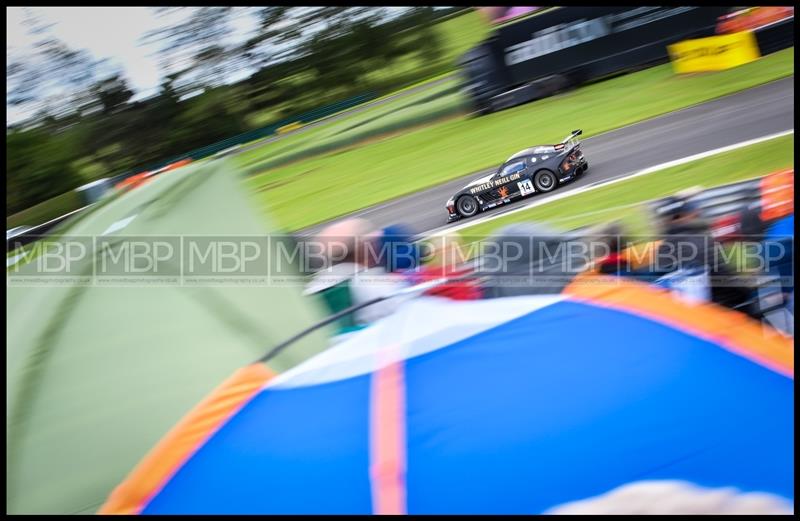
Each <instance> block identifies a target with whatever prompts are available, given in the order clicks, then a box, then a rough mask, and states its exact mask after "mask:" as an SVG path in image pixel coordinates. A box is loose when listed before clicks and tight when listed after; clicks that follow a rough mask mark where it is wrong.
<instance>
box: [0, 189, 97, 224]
mask: <svg viewBox="0 0 800 521" xmlns="http://www.w3.org/2000/svg"><path fill="white" fill-rule="evenodd" d="M83 205H84V203H83V200H82V199H81V196H80V195H79V194H78V192H76V191H74V190H70V191H69V192H65V193H63V194H61V195H57V196H56V197H53V198H51V199H48V200H46V201H42V202H41V203H39V204H37V205H36V206H31V207H30V208H27V209H25V210H23V211H21V212H18V213H15V214H14V215H10V216H8V217H6V229H7V230H10V229H11V228H14V227H15V226H23V225H26V226H36V225H39V224H43V223H46V222H47V221H50V220H52V219H55V218H56V217H60V216H62V215H64V214H66V213H69V212H71V211H72V210H77V209H78V208H80V207H81V206H83Z"/></svg>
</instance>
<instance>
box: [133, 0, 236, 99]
mask: <svg viewBox="0 0 800 521" xmlns="http://www.w3.org/2000/svg"><path fill="white" fill-rule="evenodd" d="M154 9H155V10H156V12H157V13H159V14H160V15H162V16H168V15H176V14H187V16H186V18H185V19H184V20H183V21H180V22H178V23H174V24H169V25H167V26H165V27H162V28H160V29H156V30H154V31H150V32H148V33H147V34H146V35H145V36H144V38H143V40H144V41H145V42H146V43H152V42H160V43H161V48H160V50H159V54H160V55H161V65H162V68H163V69H164V70H165V71H166V72H167V73H168V74H170V73H171V74H174V75H176V76H175V78H176V80H178V79H179V78H180V79H182V80H183V81H182V83H183V84H184V85H190V86H193V87H212V86H216V85H220V84H222V83H224V81H225V78H226V76H227V74H228V72H230V71H232V70H235V69H236V68H237V67H238V66H239V65H240V64H241V61H242V57H241V56H239V53H238V52H235V51H236V50H238V49H237V48H236V47H234V46H231V45H229V44H228V43H227V42H226V40H227V38H228V36H229V35H230V33H231V30H232V29H231V20H232V17H233V15H234V8H233V7H193V8H188V7H156V8H154Z"/></svg>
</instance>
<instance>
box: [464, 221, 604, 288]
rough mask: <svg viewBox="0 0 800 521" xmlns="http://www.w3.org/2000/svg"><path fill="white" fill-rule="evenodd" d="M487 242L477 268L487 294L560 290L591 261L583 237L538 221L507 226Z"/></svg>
mask: <svg viewBox="0 0 800 521" xmlns="http://www.w3.org/2000/svg"><path fill="white" fill-rule="evenodd" d="M487 242H488V244H489V246H492V247H491V248H489V251H490V252H492V253H491V254H490V255H484V261H485V262H484V264H483V265H482V267H481V268H480V270H479V272H478V273H479V275H481V276H483V277H485V279H486V282H485V283H484V295H485V296H486V298H498V297H510V296H517V295H541V294H557V293H561V291H562V290H563V289H564V288H565V287H566V286H567V285H568V284H569V283H570V282H571V281H572V279H573V278H574V277H575V275H577V274H578V273H580V272H582V271H583V270H585V269H586V267H587V266H588V265H589V262H590V255H589V245H588V244H587V243H586V240H585V239H584V238H582V237H580V236H579V235H577V234H569V233H561V232H556V231H554V230H552V229H550V228H548V227H546V226H542V225H540V224H536V223H520V224H512V225H509V226H506V227H504V228H502V229H500V230H499V231H498V232H496V234H495V235H493V236H492V237H491V238H490V239H489V240H488V241H487Z"/></svg>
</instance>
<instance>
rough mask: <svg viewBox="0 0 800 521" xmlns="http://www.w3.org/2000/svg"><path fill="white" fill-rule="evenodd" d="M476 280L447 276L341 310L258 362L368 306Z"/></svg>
mask: <svg viewBox="0 0 800 521" xmlns="http://www.w3.org/2000/svg"><path fill="white" fill-rule="evenodd" d="M475 278H477V277H476V276H475V273H467V274H463V275H459V276H457V277H446V276H445V277H441V278H438V279H435V280H432V281H428V282H423V283H421V284H417V285H416V286H411V287H409V288H405V289H403V290H401V291H398V292H397V293H394V294H392V295H385V296H382V297H376V298H374V299H372V300H368V301H366V302H362V303H361V304H354V305H352V306H350V307H348V308H345V309H343V310H341V311H339V312H337V313H334V314H333V315H331V316H329V317H328V318H326V319H324V320H322V321H320V322H317V323H316V324H314V325H312V326H310V327H307V328H306V329H304V330H302V331H300V332H299V333H297V334H296V335H294V336H292V337H290V338H288V339H287V340H284V341H283V342H281V343H280V344H278V345H277V346H275V347H273V348H272V349H271V350H269V351H267V353H266V354H265V355H264V356H262V357H261V358H259V359H258V360H257V361H256V362H267V361H268V360H270V359H271V358H273V357H275V356H276V355H277V354H278V353H280V352H281V351H283V350H284V349H286V348H287V347H288V346H290V345H291V344H293V343H295V342H297V341H298V340H300V339H301V338H303V337H304V336H306V335H308V334H309V333H313V332H314V331H316V330H317V329H319V328H321V327H323V326H327V325H328V324H330V323H331V322H335V321H337V320H339V319H340V318H342V317H343V316H345V315H349V314H350V313H353V312H355V311H358V310H359V309H362V308H365V307H367V306H371V305H373V304H377V303H378V302H383V301H384V300H388V299H390V298H394V297H397V296H400V295H405V294H408V293H414V292H424V291H426V290H427V289H428V288H431V287H436V286H439V285H441V284H445V283H448V282H459V281H461V280H468V279H475Z"/></svg>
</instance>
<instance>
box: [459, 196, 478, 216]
mask: <svg viewBox="0 0 800 521" xmlns="http://www.w3.org/2000/svg"><path fill="white" fill-rule="evenodd" d="M456 209H458V213H460V214H461V217H472V216H473V215H475V214H476V213H478V201H476V200H475V198H474V197H472V196H471V195H464V196H461V197H459V198H458V202H456Z"/></svg>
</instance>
